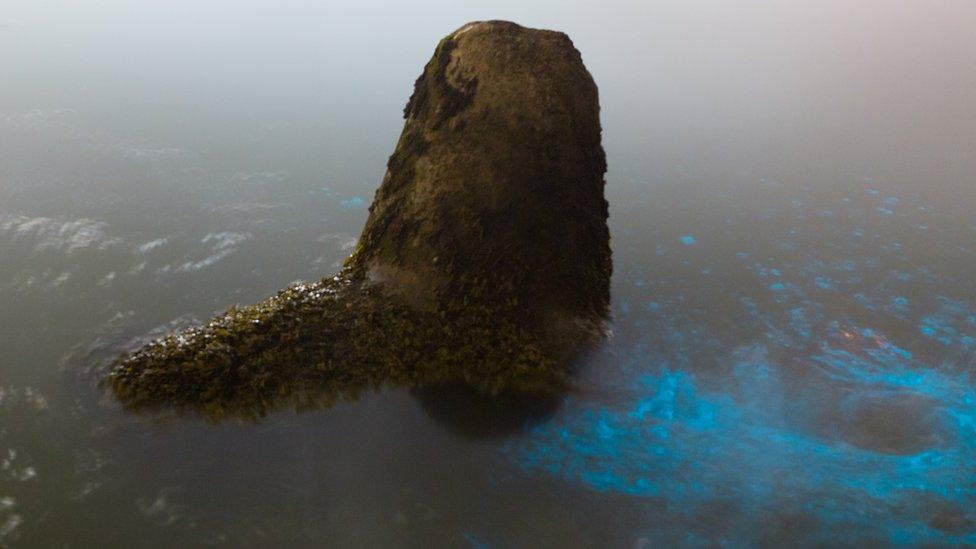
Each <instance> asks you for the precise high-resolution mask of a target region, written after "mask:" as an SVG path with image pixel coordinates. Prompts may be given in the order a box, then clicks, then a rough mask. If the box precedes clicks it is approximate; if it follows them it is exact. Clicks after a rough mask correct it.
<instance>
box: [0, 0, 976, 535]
mask: <svg viewBox="0 0 976 549" xmlns="http://www.w3.org/2000/svg"><path fill="white" fill-rule="evenodd" d="M706 4H707V6H706V7H707V8H708V9H704V8H703V9H702V10H699V11H692V10H689V9H687V6H685V5H684V4H680V3H673V4H672V3H668V2H664V3H661V4H660V8H659V10H658V11H656V12H655V14H654V17H652V18H648V17H646V14H644V15H645V17H644V18H643V19H642V18H641V17H637V16H636V15H635V14H634V13H631V11H633V10H634V9H636V8H627V9H624V8H623V7H621V8H620V10H619V13H618V10H607V9H606V8H601V10H600V11H599V12H596V11H594V12H586V13H585V14H584V15H585V16H586V17H583V16H579V17H577V16H574V15H572V14H569V10H562V9H558V10H557V9H555V8H554V9H553V13H567V14H568V15H563V16H561V17H564V18H563V19H560V20H558V21H556V20H553V22H552V23H551V25H547V26H553V27H561V28H566V29H567V30H570V31H571V34H572V35H573V38H574V40H575V41H576V43H577V46H578V47H579V48H580V49H581V51H583V55H584V58H585V60H586V62H587V65H588V66H589V68H590V70H591V72H593V74H594V77H595V79H596V81H597V83H598V84H599V85H600V86H601V92H602V93H601V98H602V106H603V112H604V128H605V132H604V137H605V146H606V148H607V152H608V157H609V163H610V172H609V173H608V176H607V194H608V199H609V201H610V213H611V218H610V223H611V234H612V236H613V241H612V246H613V250H614V266H615V274H614V287H613V303H612V307H613V311H614V323H613V326H612V329H613V338H612V339H611V340H610V341H608V342H607V344H606V345H605V346H604V347H603V348H602V349H600V350H599V351H597V352H595V353H593V355H592V356H591V357H589V358H588V359H587V360H586V361H585V362H584V363H582V364H581V365H580V367H579V372H578V373H577V375H576V386H575V387H574V388H573V389H572V390H570V391H568V392H567V393H566V394H565V395H562V397H561V398H560V399H557V400H555V401H547V402H538V401H530V402H521V401H509V400H504V401H490V402H487V401H484V400H481V399H479V398H478V397H473V396H471V395H465V394H463V392H461V391H457V390H455V389H451V390H447V389H438V390H435V389H433V388H431V389H428V390H424V391H415V392H413V393H411V392H410V391H407V390H403V389H389V390H385V391H380V392H375V393H374V392H369V393H366V394H364V395H363V396H362V398H361V399H359V400H356V401H350V402H340V403H337V404H336V405H335V406H333V407H332V408H329V409H328V410H325V411H316V412H310V413H303V414H294V413H291V412H288V411H283V412H279V413H274V414H269V415H267V416H266V417H265V418H263V420H262V421H260V422H243V423H238V422H224V423H221V424H218V425H212V424H208V423H206V422H203V421H199V420H197V419H194V418H182V417H172V416H167V415H153V414H150V415H135V414H125V413H123V412H122V411H120V410H119V409H118V408H117V407H116V404H115V403H114V402H113V400H112V399H111V398H104V394H103V393H102V391H101V390H99V388H98V387H97V380H98V379H100V378H101V377H102V375H103V374H104V365H105V363H106V360H108V359H110V358H111V357H114V355H115V353H116V352H117V350H118V349H119V348H120V347H126V346H129V345H135V344H137V343H138V342H139V341H141V340H139V339H138V338H140V337H144V336H147V335H149V336H152V335H153V334H155V333H161V332H163V331H169V330H172V329H174V328H177V327H180V326H185V325H189V324H192V323H194V322H198V321H199V320H200V319H206V318H209V317H210V316H211V315H212V314H213V313H214V312H215V311H221V310H225V309H226V308H227V307H228V306H230V305H233V304H235V303H241V304H247V303H254V302H257V301H259V300H260V299H262V298H264V297H267V296H269V295H271V294H273V293H274V292H275V291H276V290H278V289H280V288H282V287H285V286H287V285H288V284H289V283H291V282H294V281H296V280H317V279H319V278H320V277H321V276H323V275H327V274H331V273H333V272H334V271H335V270H336V268H337V266H338V264H339V262H341V261H342V259H343V258H344V257H345V256H346V255H348V253H349V252H350V250H351V249H352V248H353V247H354V246H355V236H354V235H355V234H357V233H358V231H359V229H360V228H361V227H362V224H363V221H364V218H365V215H366V207H367V205H368V203H369V201H370V199H369V197H370V196H371V193H372V192H373V190H374V189H375V187H376V185H377V184H378V182H379V181H380V178H381V177H382V172H383V168H384V165H385V161H386V156H387V155H388V154H389V152H390V150H391V149H392V146H393V142H394V140H395V138H396V133H397V131H399V127H400V124H401V123H402V121H401V120H400V119H399V112H400V110H401V109H402V107H403V102H404V101H405V99H406V97H407V95H408V94H409V89H410V85H411V84H412V81H413V80H412V79H413V78H414V77H415V76H416V73H417V71H418V69H419V66H420V63H423V62H424V61H425V60H426V59H427V58H428V57H429V55H430V49H431V47H432V45H433V44H432V43H431V41H432V40H433V39H434V38H435V37H436V36H437V35H438V34H441V33H443V32H446V31H447V30H449V29H453V28H456V27H457V26H458V25H459V24H460V21H459V20H453V19H451V20H450V21H441V20H440V19H437V17H441V15H443V13H442V12H441V11H440V10H438V11H437V14H436V15H435V14H432V15H431V18H432V19H431V22H430V23H429V24H430V25H432V26H435V27H437V28H435V29H431V30H430V36H428V37H427V39H426V40H424V41H420V42H418V43H414V42H410V41H408V40H407V39H405V38H404V47H403V48H402V49H400V48H396V50H397V51H396V52H391V53H390V55H391V56H393V57H392V58H391V59H392V60H387V59H386V58H385V57H383V58H382V59H380V58H379V57H376V54H375V51H376V50H373V49H370V48H365V47H364V48H363V50H364V51H366V50H369V52H373V53H369V55H370V56H371V57H370V63H371V64H370V65H369V66H370V67H377V68H376V70H375V71H365V72H370V74H365V75H357V78H363V79H365V81H366V82H367V84H368V85H367V86H366V89H370V90H373V89H375V90H381V91H375V96H374V95H370V94H371V93H373V92H370V93H365V92H363V90H364V88H363V87H361V86H359V85H358V84H349V86H350V89H355V90H356V92H355V93H352V92H348V91H347V90H345V89H344V88H341V87H336V88H331V87H330V88H328V90H326V89H325V88H323V87H322V84H321V82H320V81H319V80H315V78H321V75H319V76H315V77H314V78H313V76H309V74H311V73H312V72H313V71H311V70H309V71H306V72H308V74H306V72H303V71H304V69H295V70H294V71H293V72H288V71H287V67H286V68H282V69H281V71H283V72H288V77H287V78H284V76H283V73H280V72H274V71H273V70H272V68H273V67H272V63H270V62H269V61H268V58H263V57H261V56H260V55H245V54H241V53H239V52H237V51H236V50H235V51H233V52H231V53H232V54H233V55H231V54H228V59H230V58H233V59H247V60H248V61H247V63H248V65H247V70H244V69H240V70H239V71H238V70H236V69H235V68H234V66H231V67H227V68H226V72H221V71H215V70H213V67H211V66H209V65H208V66H207V67H205V70H200V71H199V74H198V73H196V72H193V70H190V69H191V68H193V67H190V66H189V65H179V67H177V68H178V69H179V70H176V69H173V68H172V67H170V68H167V67H166V66H164V65H165V64H164V63H162V64H153V67H152V71H162V72H161V73H160V74H161V75H162V76H156V77H154V78H157V79H159V78H163V77H167V78H168V77H170V76H174V75H179V78H173V79H172V81H169V80H167V81H166V83H167V84H170V83H173V86H172V87H170V86H162V85H160V86H158V87H157V86H155V85H147V84H145V83H144V82H143V81H142V80H139V78H136V77H137V76H145V74H144V72H138V71H137V72H134V73H124V75H123V76H119V74H115V75H114V76H113V75H110V74H106V73H104V72H98V71H94V72H90V71H87V70H75V69H76V68H77V67H75V66H74V65H72V64H71V63H75V62H77V63H82V61H81V60H80V58H78V59H75V58H74V57H70V56H68V53H65V52H62V51H61V50H58V49H57V48H55V47H54V46H51V45H50V44H53V43H54V42H52V40H53V39H52V38H51V36H53V35H52V34H51V33H48V32H47V31H45V30H44V26H43V25H38V26H36V27H31V26H30V25H21V26H18V27H16V28H15V27H10V26H5V25H4V24H2V23H3V22H2V21H0V43H2V44H7V45H12V46H11V47H9V48H3V47H0V56H4V59H6V60H7V61H10V63H6V64H3V66H4V68H2V69H0V78H2V79H3V81H5V82H6V83H8V84H9V85H6V86H4V87H3V89H0V546H2V545H5V544H6V545H24V546H60V545H64V544H66V543H69V542H70V543H71V544H72V545H79V546H106V545H112V546H132V545H141V544H146V545H154V546H156V545H160V546H161V545H167V546H172V545H179V546H184V545H203V544H224V545H230V546H254V545H257V546H267V545H293V546H308V545H319V544H321V543H322V540H327V541H326V543H328V544H332V545H338V546H363V545H367V546H402V545H450V546H475V547H484V546H502V547H507V546H513V545H516V546H518V545H542V546H656V545H663V544H667V545H685V546H701V545H710V544H725V545H732V546H744V545H754V544H766V545H785V544H795V543H800V544H803V545H836V544H850V545H855V544H857V545H861V544H870V543H876V544H891V543H905V544H934V545H953V544H976V484H974V479H976V458H974V456H976V381H974V378H973V372H974V368H976V286H974V285H973V282H972V274H973V273H974V272H976V195H974V193H973V185H972V177H973V174H974V173H976V164H974V163H973V162H974V160H973V159H976V154H972V153H973V151H972V143H974V142H976V140H974V139H973V137H974V134H973V131H974V130H973V128H976V124H973V123H972V122H973V120H972V112H973V109H972V97H974V96H976V87H974V86H976V78H973V74H974V73H973V67H976V64H973V63H971V62H970V61H971V57H972V48H971V47H969V44H970V42H971V36H972V32H971V28H967V26H968V27H972V24H973V22H974V21H976V18H974V17H972V7H970V5H969V4H965V3H951V2H950V3H944V4H939V6H937V7H933V6H934V5H931V4H928V3H922V2H918V3H913V2H892V3H886V5H885V6H880V5H878V6H874V5H873V4H872V3H870V2H867V3H855V4H856V5H852V4H851V3H840V2H836V3H834V2H817V3H792V4H789V6H790V7H789V8H787V7H777V8H775V9H766V8H769V7H770V6H771V4H765V3H762V2H756V3H750V2H746V3H744V4H742V3H738V4H736V6H735V9H736V12H735V14H734V16H730V13H728V12H727V11H723V10H725V8H722V7H721V6H719V5H718V3H715V4H714V5H713V4H708V3H707V2H706ZM32 5H33V4H32ZM777 6H779V5H777ZM782 6H786V4H783V5H782ZM760 8H763V9H760ZM350 9H351V8H350ZM451 9H454V8H451ZM458 9H460V8H458ZM587 9H591V8H587ZM642 9H647V8H642ZM444 10H446V11H450V10H448V8H444ZM628 10H630V11H628ZM514 16H515V15H513V17H514ZM228 17H229V16H228ZM373 17H375V18H379V20H378V22H376V25H379V27H380V28H387V29H393V28H401V27H403V25H402V22H401V21H397V24H396V25H393V24H392V23H390V24H389V25H387V26H383V25H385V24H386V23H384V21H386V19H382V17H387V16H386V15H384V14H370V15H369V17H366V18H364V19H363V20H364V21H370V23H371V25H370V26H369V28H370V29H373V28H374V27H373V25H372V23H373V22H374V20H373V19H372V18H373ZM443 17H446V18H454V17H458V18H462V19H463V18H467V19H471V18H474V17H472V16H470V15H469V14H460V13H455V12H450V13H447V14H446V15H443ZM25 18H26V19H30V17H28V16H25ZM537 19H538V18H537ZM590 19H592V21H590ZM650 19H653V21H651V20H650ZM719 19H721V20H722V25H712V24H711V23H714V21H716V20H719ZM262 21H264V19H263V18H262ZM547 21H548V19H547ZM171 22H172V21H171ZM523 22H525V23H527V24H542V23H537V21H534V20H525V21H523ZM906 22H908V23H906ZM173 23H174V24H176V23H175V22H173ZM184 23H185V22H184ZM603 23H606V24H605V25H603ZM909 23H910V24H909ZM323 24H327V23H323ZM634 25H638V28H636V29H635V27H634ZM645 25H646V26H647V27H649V28H652V29H656V30H657V31H660V32H650V31H646V29H645V28H644V26H645ZM68 26H69V27H71V26H70V25H68ZM597 27H599V28H604V27H605V28H607V29H613V32H612V33H610V32H609V31H607V33H604V32H603V31H600V32H597V30H595V29H597ZM71 28H74V27H71ZM92 28H93V29H94V30H92V31H85V30H77V29H76V30H74V31H73V32H76V33H83V32H92V33H96V32H97V33H99V35H100V36H111V37H113V38H112V40H115V39H116V38H114V37H115V36H117V35H116V34H115V33H105V32H102V30H100V29H101V27H97V26H95V27H92ZM177 28H179V29H182V31H183V32H189V31H186V28H185V27H178V26H177ZM223 28H224V27H219V28H215V29H208V30H214V32H218V31H220V32H223V31H221V29H223ZM228 28H229V27H228ZM256 28H259V29H260V30H261V32H255V33H253V34H251V35H249V39H248V41H245V42H247V43H250V40H252V39H253V37H254V36H257V35H263V34H262V33H264V32H265V31H267V32H273V31H274V29H268V28H266V27H265V26H261V27H256ZM356 28H357V29H358V28H359V27H356ZM234 29H235V32H237V27H234ZM909 29H910V30H909ZM279 31H280V29H279ZM638 31H640V32H638ZM14 32H16V33H19V34H16V35H15V34H11V33H14ZM167 32H169V30H167ZM357 32H359V31H358V30H357ZM362 32H366V31H365V30H364V31H362ZM370 32H372V31H370ZM391 32H392V31H391ZM412 32H413V29H412V30H411V35H412ZM424 32H427V31H426V30H425V31H424ZM313 34H314V33H313ZM375 34H382V33H372V34H371V36H372V35H375ZM310 35H311V34H303V33H294V37H293V38H289V41H288V42H287V44H288V46H289V51H290V52H292V51H295V52H302V51H305V50H309V51H313V52H315V55H316V56H319V55H326V56H327V58H326V59H324V60H323V59H322V58H320V57H317V58H316V60H315V65H314V66H316V67H319V68H321V65H323V64H327V65H328V66H330V67H333V66H336V67H339V65H340V64H339V63H338V61H337V60H336V59H335V57H334V55H333V54H332V53H329V52H333V51H335V52H338V51H343V52H344V53H343V55H352V54H348V53H345V52H346V50H341V48H331V47H321V48H317V47H315V48H308V47H307V46H308V44H305V43H304V42H302V43H301V44H298V43H296V42H294V41H296V40H310V38H309V36H310ZM201 36H202V34H201ZM207 36H210V34H207ZM290 36H291V35H290ZM397 36H400V35H397ZM703 36H713V37H714V38H713V39H712V40H703V39H702V37H703ZM631 37H632V38H631ZM178 38H180V39H181V40H182V39H183V38H185V37H183V36H179V37H178ZM391 39H392V38H391ZM102 40H107V39H102ZM126 40H129V41H134V42H138V41H137V40H136V38H133V37H131V36H129V37H128V38H126ZM160 40H162V39H160ZM174 40H176V39H174ZM323 40H324V38H323ZM689 41H690V42H689ZM691 42H694V43H693V44H692V43H691ZM66 43H67V42H66ZM70 43H71V44H72V48H79V51H81V52H87V53H91V55H90V56H86V57H85V59H88V58H89V57H90V58H91V59H103V57H102V55H101V54H102V53H104V52H106V51H109V49H111V51H116V50H117V49H118V48H117V47H116V46H117V45H118V44H115V43H114V42H113V43H112V44H111V45H112V48H108V49H105V50H104V51H103V50H98V49H97V48H95V45H93V43H87V42H86V43H81V42H77V43H76V42H75V41H70ZM190 43H192V42H190ZM201 43H202V42H201ZM85 44H87V45H85ZM138 44H141V45H142V47H143V48H144V49H145V48H149V49H150V50H151V46H150V45H149V43H148V42H138ZM160 44H167V45H169V44H170V42H167V41H166V40H162V41H161V42H160ZM235 44H237V42H235ZM262 44H263V45H265V44H266V42H263V43H262ZM238 45H239V46H241V47H245V46H246V44H244V43H241V44H238ZM263 45H262V47H264V46H263ZM299 46H301V47H299ZM184 47H185V46H184ZM93 48H94V49H93ZM292 48H293V50H292ZM730 48H731V49H730ZM204 49H206V48H201V51H203V50H204ZM153 51H154V50H153ZM207 51H210V50H207ZM11 52H14V53H11ZM323 52H324V53H323ZM96 53H98V54H97V55H96ZM155 53H160V52H155ZM245 53H255V52H253V51H250V52H245ZM408 54H409V56H414V57H415V59H413V58H411V59H412V60H410V59H406V57H407V56H408ZM12 55H13V56H15V58H14V59H9V57H10V56H12ZM48 55H51V56H53V58H51V59H52V60H51V61H50V64H49V65H48V64H45V63H46V62H45V61H43V60H44V59H48V57H46V56H48ZM211 55H217V54H216V53H213V52H212V51H211ZM289 55H291V53H290V54H289ZM294 55H298V53H295V54H294ZM398 55H399V56H401V57H402V58H401V57H397V56H398ZM328 56H332V57H328ZM188 57H195V56H187V55H186V52H185V51H182V50H179V49H177V50H174V52H173V53H167V54H166V55H164V56H163V57H162V59H163V60H164V61H165V60H166V59H168V60H170V61H173V60H174V59H184V58H188ZM204 58H206V56H203V57H202V58H201V59H204ZM209 59H210V61H214V59H212V58H209ZM55 61H57V63H56V62H55ZM116 61H118V62H120V63H121V62H122V61H123V60H121V59H117V60H116ZM963 61H966V62H965V63H963ZM200 62H201V63H202V62H203V61H200ZM11 63H14V64H15V65H11ZM58 63H61V64H58ZM252 63H255V65H253V66H252ZM262 63H263V64H262ZM309 63H311V61H309ZM401 63H402V64H404V65H406V66H405V67H399V65H400V64H401ZM621 63H623V65H621ZM10 66H16V67H25V66H26V67H29V68H30V70H26V69H25V70H22V71H21V70H19V69H18V70H17V71H14V70H13V69H10V68H9V67H10ZM275 66H276V65H275ZM309 66H312V65H311V64H310V65H309ZM350 66H351V67H356V66H359V65H357V64H355V63H353V64H352V65H350ZM82 68H86V67H82ZM88 68H90V67H88ZM196 68H200V67H196ZM306 68H307V67H306ZM68 69H71V70H68ZM252 69H253V70H252ZM258 69H261V70H260V71H259V70H258ZM340 69H341V67H339V68H336V69H335V70H340ZM330 70H331V69H330ZM343 70H346V69H343ZM166 71H169V72H166ZM262 71H264V72H262ZM267 71H272V72H271V73H270V74H272V75H274V76H275V77H281V82H280V83H277V81H275V82H271V83H268V82H264V80H267V79H268V78H271V79H272V80H274V78H272V77H268V76H267V74H269V73H268V72H267ZM252 72H255V73H258V72H260V76H261V78H263V79H264V80H262V81H261V82H257V81H254V80H248V79H246V78H245V76H243V75H245V74H251V73H252ZM319 72H321V71H319ZM355 72H364V71H354V70H351V69H348V70H346V72H343V73H342V74H343V75H347V76H349V75H351V74H352V73H355ZM191 73H192V74H191ZM347 73H348V74H347ZM374 73H375V74H374ZM401 73H402V76H403V78H402V80H403V82H399V79H400V75H401ZM81 74H85V75H86V76H85V77H84V78H83V77H82V76H79V75H81ZM120 74H122V73H120ZM315 74H318V73H315ZM146 78H150V77H149V76H146ZM211 78H212V79H211ZM225 78H226V79H227V80H224V79H225ZM254 78H257V77H256V76H255V77H254ZM349 78H352V77H351V76H349ZM235 79H236V80H235ZM151 81H152V82H157V80H151ZM221 82H222V83H221ZM356 82H360V80H356ZM259 84H260V85H259ZM262 86H263V87H262ZM397 86H400V87H397ZM213 87H216V88H218V89H216V90H215V89H212V88H213ZM306 88H307V89H306ZM58 90H66V91H58ZM324 97H327V98H328V100H323V98H324ZM387 115H388V116H387ZM527 540H531V542H532V543H529V542H528V541H527Z"/></svg>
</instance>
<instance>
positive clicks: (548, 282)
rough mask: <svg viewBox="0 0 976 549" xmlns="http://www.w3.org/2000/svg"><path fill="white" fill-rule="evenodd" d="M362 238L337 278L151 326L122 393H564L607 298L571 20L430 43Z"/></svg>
mask: <svg viewBox="0 0 976 549" xmlns="http://www.w3.org/2000/svg"><path fill="white" fill-rule="evenodd" d="M404 117H405V118H406V123H405V125H404V129H403V133H402V134H401V136H400V139H399V141H398V143H397V146H396V150H395V151H394V153H393V155H392V156H391V157H390V160H389V162H388V170H387V172H386V175H385V176H384V178H383V183H382V185H381V186H380V188H379V190H378V191H377V193H376V196H375V198H374V201H373V204H372V205H371V206H370V210H369V211H370V215H369V218H368V220H367V222H366V226H365V228H364V229H363V233H362V235H361V237H360V240H359V245H358V247H357V249H356V251H355V253H354V254H353V255H352V256H350V257H349V258H348V259H347V260H346V263H345V266H344V267H343V269H342V270H341V271H340V272H339V273H338V274H337V275H335V276H334V277H332V278H327V279H324V280H322V281H320V282H317V283H314V284H306V285H299V286H294V287H291V288H288V289H287V290H284V291H282V292H281V293H279V294H278V295H276V296H275V297H272V298H270V299H268V300H266V301H264V302H262V303H259V304H257V305H252V306H249V307H242V308H233V309H231V310H229V311H227V312H226V313H224V314H223V315H220V316H218V317H215V318H214V319H213V320H211V321H210V322H209V323H208V324H206V325H203V326H200V327H197V328H192V329H189V330H185V331H183V332H180V333H176V334H172V335H170V336H168V337H166V338H163V339H161V340H157V341H155V342H153V343H150V344H149V345H147V346H145V347H143V348H141V349H140V350H138V351H136V352H134V353H132V354H131V355H129V356H127V357H123V358H121V359H120V360H119V362H118V364H117V366H116V367H115V368H114V369H113V371H112V373H111V374H110V376H109V382H110V385H111V387H112V388H113V390H114V392H115V394H116V395H117V397H118V398H119V399H120V401H121V402H122V403H123V404H124V405H125V406H126V407H127V408H128V409H143V408H153V407H160V406H168V405H173V406H176V407H179V408H189V409H191V410H194V411H198V412H202V413H203V414H204V415H206V416H208V417H210V418H211V419H219V418H221V417H224V416H226V415H228V414H230V415H234V416H245V417H255V416H261V415H263V414H264V413H265V412H267V411H270V410H272V409H275V408H279V407H283V406H288V407H297V408H303V407H320V406H323V405H328V404H329V403H331V402H332V401H333V400H334V399H335V398H337V397H349V396H355V395H356V394H358V393H359V392H360V391H362V390H364V389H367V388H375V387H378V386H381V385H383V384H385V383H398V384H408V385H411V386H415V387H425V386H431V385H435V384H445V383H447V384H450V383H458V382H463V383H464V384H467V385H469V386H471V387H473V388H475V389H477V390H479V391H482V392H485V393H492V394H498V393H506V392H542V393H552V392H553V391H557V390H559V389H561V388H563V387H565V384H566V375H565V374H566V365H567V364H568V362H569V361H570V360H571V358H572V357H573V355H574V354H575V353H576V352H578V351H579V350H580V349H581V348H582V347H583V346H584V345H586V344H587V343H589V342H594V341H596V340H597V339H598V338H599V336H600V334H601V333H602V328H601V326H602V322H603V320H604V318H605V315H606V310H607V304H608V301H609V283H610V274H611V258H610V247H609V239H610V236H609V232H608V229H607V224H606V220H607V202H606V200H605V199H604V197H603V186H604V182H603V174H604V172H605V171H606V161H605V157H604V153H603V149H602V147H601V145H600V123H599V103H598V98H597V89H596V85H595V84H594V83H593V79H592V78H591V76H590V74H589V73H588V72H587V70H586V68H585V67H584V66H583V62H582V59H581V57H580V54H579V52H578V51H576V49H575V48H574V47H573V44H572V42H571V41H570V39H569V38H568V37H567V36H566V35H565V34H562V33H559V32H553V31H545V30H536V29H527V28H524V27H520V26H518V25H516V24H514V23H507V22H501V21H490V22H479V23H471V24H468V25H465V26H463V27H461V28H460V29H458V30H457V31H455V32H454V33H452V34H450V35H449V36H447V37H446V38H444V39H443V40H441V42H440V44H438V46H437V49H436V51H435V52H434V55H433V57H432V58H431V60H430V61H429V62H428V63H427V65H426V67H425V68H424V71H423V73H422V74H421V75H420V77H419V78H418V79H417V82H416V84H415V88H414V91H413V94H412V96H411V97H410V101H409V103H408V104H407V106H406V108H405V109H404Z"/></svg>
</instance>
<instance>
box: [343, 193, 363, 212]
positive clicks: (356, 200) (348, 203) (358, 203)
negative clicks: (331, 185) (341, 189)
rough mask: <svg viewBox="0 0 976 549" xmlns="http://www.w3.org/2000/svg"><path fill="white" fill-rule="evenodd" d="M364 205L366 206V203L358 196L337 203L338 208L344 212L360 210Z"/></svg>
mask: <svg viewBox="0 0 976 549" xmlns="http://www.w3.org/2000/svg"><path fill="white" fill-rule="evenodd" d="M365 205H366V201H365V200H363V199H362V198H361V197H359V196H353V197H350V198H343V199H342V200H341V201H340V202H339V207H341V208H342V209H344V210H352V209H358V208H362V207H363V206H365Z"/></svg>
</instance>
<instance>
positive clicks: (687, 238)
mask: <svg viewBox="0 0 976 549" xmlns="http://www.w3.org/2000/svg"><path fill="white" fill-rule="evenodd" d="M695 242H696V240H695V237H694V236H692V235H690V234H686V235H684V236H682V237H681V243H682V244H684V245H685V246H691V245H693V244H694V243H695Z"/></svg>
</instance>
